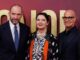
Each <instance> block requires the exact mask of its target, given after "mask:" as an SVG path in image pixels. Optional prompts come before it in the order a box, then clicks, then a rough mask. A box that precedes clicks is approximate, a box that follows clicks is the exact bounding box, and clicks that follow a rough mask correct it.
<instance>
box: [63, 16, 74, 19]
mask: <svg viewBox="0 0 80 60" xmlns="http://www.w3.org/2000/svg"><path fill="white" fill-rule="evenodd" d="M73 18H75V17H74V16H69V17H66V16H64V17H63V19H64V20H66V19H68V20H72V19H73Z"/></svg>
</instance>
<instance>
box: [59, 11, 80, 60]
mask: <svg viewBox="0 0 80 60" xmlns="http://www.w3.org/2000/svg"><path fill="white" fill-rule="evenodd" d="M63 20H64V25H65V31H63V32H62V33H61V34H60V35H59V36H58V39H59V40H60V50H59V51H60V58H59V60H80V31H78V29H77V28H76V27H75V23H76V20H77V18H76V14H75V12H74V11H73V10H66V12H65V13H64V17H63Z"/></svg>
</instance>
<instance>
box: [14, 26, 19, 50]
mask: <svg viewBox="0 0 80 60" xmlns="http://www.w3.org/2000/svg"><path fill="white" fill-rule="evenodd" d="M14 35H15V36H14V39H15V48H16V50H17V49H18V43H19V38H18V30H17V26H16V25H15V26H14Z"/></svg>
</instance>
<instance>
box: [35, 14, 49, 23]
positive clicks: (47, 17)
mask: <svg viewBox="0 0 80 60" xmlns="http://www.w3.org/2000/svg"><path fill="white" fill-rule="evenodd" d="M39 15H43V16H44V17H45V18H46V20H47V22H48V21H49V15H47V14H46V13H38V14H37V15H36V19H37V17H38V16H39Z"/></svg>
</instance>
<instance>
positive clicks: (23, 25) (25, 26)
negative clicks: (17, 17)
mask: <svg viewBox="0 0 80 60" xmlns="http://www.w3.org/2000/svg"><path fill="white" fill-rule="evenodd" d="M19 24H20V26H21V27H24V28H29V27H28V26H27V25H26V24H23V23H19Z"/></svg>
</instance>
